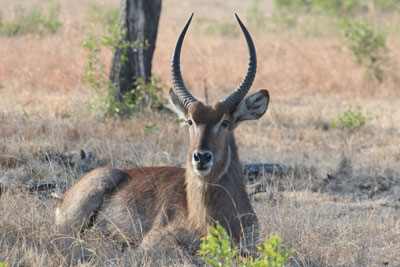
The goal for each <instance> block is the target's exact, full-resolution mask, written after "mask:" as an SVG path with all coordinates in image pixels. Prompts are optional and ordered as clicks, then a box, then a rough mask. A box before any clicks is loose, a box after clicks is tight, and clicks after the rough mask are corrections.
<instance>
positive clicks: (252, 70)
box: [221, 13, 257, 110]
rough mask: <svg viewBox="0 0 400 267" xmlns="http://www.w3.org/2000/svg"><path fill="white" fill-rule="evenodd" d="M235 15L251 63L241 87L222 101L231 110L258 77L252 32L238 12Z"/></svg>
mask: <svg viewBox="0 0 400 267" xmlns="http://www.w3.org/2000/svg"><path fill="white" fill-rule="evenodd" d="M235 16H236V18H237V21H238V22H239V25H240V28H242V31H243V34H244V36H245V37H246V41H247V46H248V49H249V65H248V67H247V72H246V76H244V78H243V80H242V82H241V83H240V85H239V87H238V88H237V89H236V90H235V91H234V92H233V93H232V94H230V95H229V96H228V97H227V98H225V99H224V100H222V101H221V102H222V103H225V104H226V105H227V106H228V108H229V109H230V110H233V109H234V108H235V107H236V105H237V104H239V103H240V101H242V99H243V98H244V97H245V95H246V94H247V92H248V91H249V90H250V87H251V85H252V83H253V81H254V78H255V77H256V71H257V56H256V49H255V47H254V43H253V40H252V39H251V36H250V33H249V32H248V31H247V29H246V27H245V26H244V25H243V23H242V21H241V20H240V19H239V17H238V15H237V14H236V13H235Z"/></svg>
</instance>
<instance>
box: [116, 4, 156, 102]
mask: <svg viewBox="0 0 400 267" xmlns="http://www.w3.org/2000/svg"><path fill="white" fill-rule="evenodd" d="M160 13H161V0H122V1H121V9H120V25H121V28H122V29H124V28H126V29H127V33H126V36H125V39H126V40H127V41H130V42H131V43H135V42H136V43H138V44H144V43H145V42H146V43H148V45H146V47H144V48H143V47H136V48H134V49H132V48H131V47H130V48H128V50H127V51H126V52H125V55H124V51H123V49H116V50H115V52H114V55H113V59H112V65H111V71H110V81H111V82H112V83H113V85H114V86H115V89H116V90H115V99H116V100H117V101H122V96H123V95H124V94H125V93H126V92H129V91H130V90H132V89H135V82H136V79H137V78H142V79H143V81H144V82H146V83H147V82H149V80H150V78H151V61H152V59H153V52H154V48H155V43H156V37H157V29H158V21H159V19H160ZM123 56H125V57H126V58H127V60H126V61H124V62H123V63H122V62H121V59H122V57H123Z"/></svg>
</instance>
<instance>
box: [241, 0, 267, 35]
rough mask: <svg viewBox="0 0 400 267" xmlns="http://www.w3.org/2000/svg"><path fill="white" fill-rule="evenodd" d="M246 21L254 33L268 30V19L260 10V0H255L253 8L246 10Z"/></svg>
mask: <svg viewBox="0 0 400 267" xmlns="http://www.w3.org/2000/svg"><path fill="white" fill-rule="evenodd" d="M246 19H247V23H248V24H249V28H250V29H252V30H254V31H261V30H264V29H266V22H267V18H266V16H265V15H264V12H263V11H262V10H261V9H260V0H253V3H252V5H251V7H250V8H249V9H247V10H246Z"/></svg>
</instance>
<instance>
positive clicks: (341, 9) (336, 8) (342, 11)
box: [274, 0, 362, 16]
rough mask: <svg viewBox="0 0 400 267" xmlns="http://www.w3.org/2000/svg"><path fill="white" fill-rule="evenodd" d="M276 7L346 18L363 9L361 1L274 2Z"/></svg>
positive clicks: (282, 0) (308, 0)
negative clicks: (345, 16)
mask: <svg viewBox="0 0 400 267" xmlns="http://www.w3.org/2000/svg"><path fill="white" fill-rule="evenodd" d="M274 3H275V6H276V7H278V8H281V9H282V8H284V9H288V10H291V11H301V12H305V13H317V14H328V15H335V16H344V15H350V14H353V13H354V12H355V11H357V10H360V9H362V1H360V0H329V1H326V0H274Z"/></svg>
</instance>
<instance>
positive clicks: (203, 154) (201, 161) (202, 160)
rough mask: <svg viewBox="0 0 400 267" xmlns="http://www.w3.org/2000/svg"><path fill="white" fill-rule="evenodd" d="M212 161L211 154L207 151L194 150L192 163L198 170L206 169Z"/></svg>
mask: <svg viewBox="0 0 400 267" xmlns="http://www.w3.org/2000/svg"><path fill="white" fill-rule="evenodd" d="M212 160H213V154H212V152H211V151H209V150H199V149H196V150H195V151H194V153H193V162H194V163H196V165H197V166H199V167H200V168H203V167H208V166H209V165H210V164H211V163H212Z"/></svg>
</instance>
